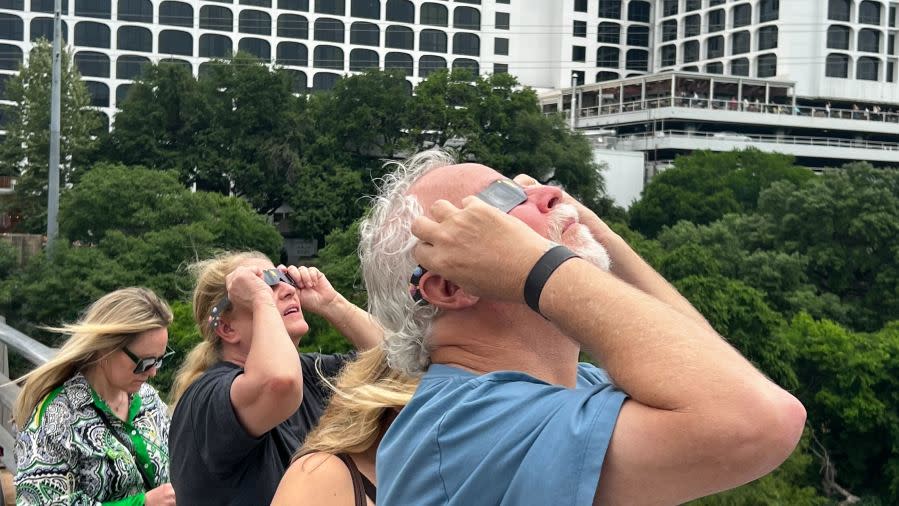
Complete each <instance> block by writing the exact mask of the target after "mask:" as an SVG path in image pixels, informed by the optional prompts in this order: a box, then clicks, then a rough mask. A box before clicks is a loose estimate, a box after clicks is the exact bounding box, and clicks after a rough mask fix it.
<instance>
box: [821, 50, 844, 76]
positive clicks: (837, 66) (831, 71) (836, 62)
mask: <svg viewBox="0 0 899 506" xmlns="http://www.w3.org/2000/svg"><path fill="white" fill-rule="evenodd" d="M824 75H825V76H827V77H841V78H843V79H845V78H847V77H849V57H848V56H847V55H845V54H839V53H831V54H829V55H827V67H826V68H825V70H824Z"/></svg>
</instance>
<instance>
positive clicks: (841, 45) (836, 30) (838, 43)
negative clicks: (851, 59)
mask: <svg viewBox="0 0 899 506" xmlns="http://www.w3.org/2000/svg"><path fill="white" fill-rule="evenodd" d="M827 47H828V48H829V49H849V27H848V26H841V25H831V26H830V27H829V28H828V29H827Z"/></svg>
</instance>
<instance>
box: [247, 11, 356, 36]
mask: <svg viewBox="0 0 899 506" xmlns="http://www.w3.org/2000/svg"><path fill="white" fill-rule="evenodd" d="M342 28H343V23H341V34H340V36H341V37H343V30H342ZM237 30H238V31H239V32H240V33H252V34H253V35H271V34H272V17H271V16H269V15H268V14H266V13H265V12H262V11H254V10H250V9H244V10H242V11H241V12H240V17H239V18H238V19H237ZM341 42H343V40H342V39H341Z"/></svg>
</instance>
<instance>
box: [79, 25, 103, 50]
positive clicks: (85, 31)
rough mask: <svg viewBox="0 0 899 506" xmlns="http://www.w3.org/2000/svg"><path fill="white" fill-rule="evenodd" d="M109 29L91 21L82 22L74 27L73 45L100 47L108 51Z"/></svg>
mask: <svg viewBox="0 0 899 506" xmlns="http://www.w3.org/2000/svg"><path fill="white" fill-rule="evenodd" d="M109 39H110V33H109V27H108V26H106V25H102V24H100V23H94V22H93V21H82V22H80V23H77V24H76V25H75V45H76V46H85V47H102V48H106V49H109Z"/></svg>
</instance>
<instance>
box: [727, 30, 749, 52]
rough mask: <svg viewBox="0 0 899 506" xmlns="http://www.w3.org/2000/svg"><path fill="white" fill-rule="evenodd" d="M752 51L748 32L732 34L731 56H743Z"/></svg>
mask: <svg viewBox="0 0 899 506" xmlns="http://www.w3.org/2000/svg"><path fill="white" fill-rule="evenodd" d="M751 50H752V43H751V39H750V36H749V32H748V31H747V30H743V31H740V32H735V33H732V34H731V36H730V54H743V53H748V52H749V51H751Z"/></svg>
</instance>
